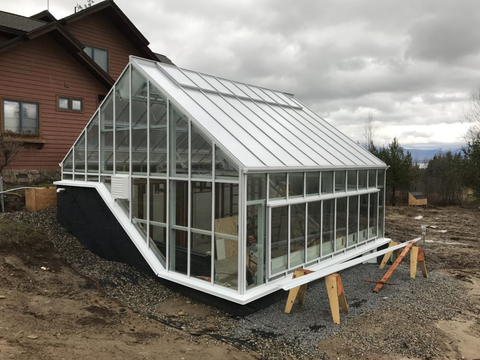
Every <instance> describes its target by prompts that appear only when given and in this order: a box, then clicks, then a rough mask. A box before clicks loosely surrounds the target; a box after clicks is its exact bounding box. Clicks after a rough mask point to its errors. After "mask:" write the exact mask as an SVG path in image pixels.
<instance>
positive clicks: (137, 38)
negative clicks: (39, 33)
mask: <svg viewBox="0 0 480 360" xmlns="http://www.w3.org/2000/svg"><path fill="white" fill-rule="evenodd" d="M97 12H103V13H104V14H105V15H106V16H107V17H108V18H109V19H110V20H111V21H112V22H113V24H114V25H115V26H116V27H117V28H119V29H120V31H121V32H122V33H123V34H124V36H125V37H126V38H127V39H128V40H129V41H130V42H131V43H132V44H133V45H134V46H135V47H136V48H137V50H139V51H140V53H141V54H142V56H144V57H146V58H149V59H156V56H155V54H154V53H153V51H152V50H150V48H149V47H148V45H149V44H150V42H149V41H148V40H147V38H145V36H143V34H142V33H141V32H140V30H138V29H137V27H136V26H135V25H134V24H133V23H132V22H131V21H130V19H129V18H128V17H127V16H126V15H125V13H124V12H123V11H122V10H121V9H120V8H119V7H118V6H117V4H115V2H114V1H113V0H104V1H102V2H100V3H98V4H95V5H92V6H90V7H87V8H86V9H84V10H80V11H77V12H76V13H74V14H72V15H69V16H67V17H64V18H63V19H60V20H59V22H60V23H61V24H62V25H65V24H70V23H73V22H75V21H78V20H81V19H83V18H85V17H87V16H90V15H92V14H94V13H97Z"/></svg>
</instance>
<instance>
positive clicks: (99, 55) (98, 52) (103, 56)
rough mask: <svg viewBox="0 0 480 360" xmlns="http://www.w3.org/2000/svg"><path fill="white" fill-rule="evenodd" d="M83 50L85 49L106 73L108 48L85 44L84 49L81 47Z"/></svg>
mask: <svg viewBox="0 0 480 360" xmlns="http://www.w3.org/2000/svg"><path fill="white" fill-rule="evenodd" d="M83 51H85V52H86V53H87V55H88V56H90V57H91V58H92V59H93V61H95V62H96V63H97V65H98V66H100V67H101V68H102V69H103V70H105V72H106V73H108V50H104V49H99V48H96V47H93V46H88V45H85V49H83Z"/></svg>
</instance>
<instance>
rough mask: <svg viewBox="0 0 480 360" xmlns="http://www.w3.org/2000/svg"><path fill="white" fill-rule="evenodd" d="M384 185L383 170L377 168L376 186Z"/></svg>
mask: <svg viewBox="0 0 480 360" xmlns="http://www.w3.org/2000/svg"><path fill="white" fill-rule="evenodd" d="M384 185H385V170H378V183H377V187H379V188H380V187H383V186H384Z"/></svg>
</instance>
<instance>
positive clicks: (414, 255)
mask: <svg viewBox="0 0 480 360" xmlns="http://www.w3.org/2000/svg"><path fill="white" fill-rule="evenodd" d="M417 260H418V246H412V249H411V250H410V277H411V278H412V279H415V275H416V274H417Z"/></svg>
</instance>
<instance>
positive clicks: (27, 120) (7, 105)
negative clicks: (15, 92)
mask: <svg viewBox="0 0 480 360" xmlns="http://www.w3.org/2000/svg"><path fill="white" fill-rule="evenodd" d="M2 105H3V129H4V130H7V131H12V132H15V133H34V134H35V133H38V117H39V110H38V109H39V106H38V103H35V102H28V101H18V100H3V104H2Z"/></svg>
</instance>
